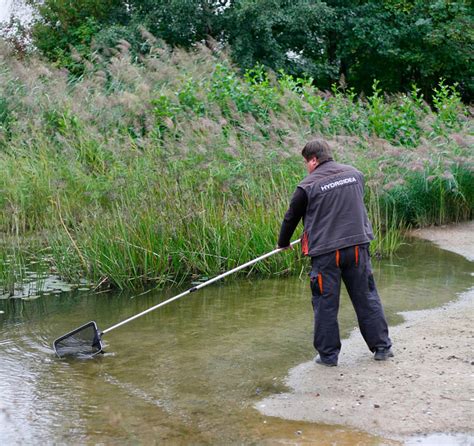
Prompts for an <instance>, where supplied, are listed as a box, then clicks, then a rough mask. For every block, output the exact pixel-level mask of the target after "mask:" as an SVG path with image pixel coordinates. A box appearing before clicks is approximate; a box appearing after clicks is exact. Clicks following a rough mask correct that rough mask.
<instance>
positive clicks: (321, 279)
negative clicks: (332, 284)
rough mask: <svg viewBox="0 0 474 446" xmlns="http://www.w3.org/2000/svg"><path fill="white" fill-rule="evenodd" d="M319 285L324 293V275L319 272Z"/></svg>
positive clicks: (320, 290)
mask: <svg viewBox="0 0 474 446" xmlns="http://www.w3.org/2000/svg"><path fill="white" fill-rule="evenodd" d="M318 286H319V292H320V293H321V295H322V294H323V275H322V274H321V273H318Z"/></svg>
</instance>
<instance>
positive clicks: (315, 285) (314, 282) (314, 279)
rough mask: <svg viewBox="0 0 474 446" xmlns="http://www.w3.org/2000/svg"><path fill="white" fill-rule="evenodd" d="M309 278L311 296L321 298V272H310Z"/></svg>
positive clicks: (322, 289) (322, 285) (322, 286)
mask: <svg viewBox="0 0 474 446" xmlns="http://www.w3.org/2000/svg"><path fill="white" fill-rule="evenodd" d="M309 278H310V284H311V293H312V294H313V296H322V295H323V294H324V283H323V275H322V274H321V272H320V271H314V270H312V271H311V272H310V273H309Z"/></svg>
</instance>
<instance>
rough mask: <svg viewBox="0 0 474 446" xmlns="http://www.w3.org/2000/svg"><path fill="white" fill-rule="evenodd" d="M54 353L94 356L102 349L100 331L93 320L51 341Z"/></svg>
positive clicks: (59, 354) (62, 355)
mask: <svg viewBox="0 0 474 446" xmlns="http://www.w3.org/2000/svg"><path fill="white" fill-rule="evenodd" d="M53 348H54V351H55V352H56V354H57V355H58V356H59V357H60V358H62V357H64V356H84V357H87V356H94V355H96V354H97V353H100V352H101V351H102V348H103V345H102V341H101V339H100V333H99V330H98V328H97V325H96V323H95V322H94V321H91V322H88V323H87V324H84V325H82V326H81V327H79V328H76V329H75V330H73V331H71V332H69V333H67V334H65V335H64V336H61V337H60V338H58V339H56V340H55V341H54V343H53Z"/></svg>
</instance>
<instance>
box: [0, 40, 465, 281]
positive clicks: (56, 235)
mask: <svg viewBox="0 0 474 446" xmlns="http://www.w3.org/2000/svg"><path fill="white" fill-rule="evenodd" d="M0 53H1V57H0V65H1V69H0V109H1V116H2V118H1V119H3V121H2V122H3V123H4V124H2V125H3V127H2V130H6V129H7V130H8V131H2V132H0V171H1V172H2V173H3V175H2V176H0V190H1V191H2V193H1V194H0V231H2V232H5V233H10V234H15V235H17V236H24V235H28V234H42V235H43V237H44V238H47V239H48V242H49V243H48V245H49V246H50V247H51V253H52V258H53V261H54V263H55V267H56V268H57V270H58V271H60V273H61V274H62V275H63V276H64V277H67V278H70V279H71V280H74V281H77V279H78V278H80V277H88V278H89V279H91V280H94V281H95V282H96V283H102V284H107V283H108V284H111V285H113V286H117V287H120V288H130V287H132V288H133V287H141V286H143V285H146V284H149V283H156V284H161V285H164V284H173V283H180V282H181V281H182V280H185V279H189V278H192V277H198V276H206V275H210V274H214V273H218V272H221V271H223V270H225V269H229V268H231V267H233V266H235V265H237V264H238V263H242V262H245V261H247V260H249V259H250V258H252V257H256V256H258V255H260V254H262V253H263V252H265V251H268V250H270V249H272V248H273V247H274V245H275V243H276V240H277V233H278V229H279V224H280V221H281V219H282V217H283V215H284V212H285V210H286V206H287V204H288V201H289V199H290V197H291V193H292V191H293V190H294V188H295V187H296V185H297V184H298V182H299V180H300V179H301V178H302V177H303V176H304V175H305V172H304V169H303V164H302V163H301V160H300V155H299V151H300V147H302V146H303V144H304V143H305V142H306V141H307V140H308V139H309V138H312V137H314V136H323V137H325V138H327V139H329V141H330V143H331V145H332V146H333V147H334V149H335V157H336V159H337V160H338V161H340V162H345V163H350V164H353V165H355V166H356V167H357V168H359V169H360V170H361V171H362V172H364V174H365V175H366V188H367V197H366V198H367V204H368V207H369V210H370V213H371V217H372V220H373V222H374V229H375V232H376V235H377V240H376V249H377V251H379V252H381V253H382V254H386V253H390V252H393V251H394V250H395V249H396V248H397V246H398V245H399V243H400V234H401V230H402V229H403V228H404V227H405V226H406V225H425V224H431V223H438V224H439V223H445V222H448V221H457V220H460V219H466V218H472V211H473V203H474V190H473V186H472V185H473V183H474V182H473V181H472V180H473V174H472V152H471V145H472V137H471V136H470V132H471V130H470V128H471V127H472V119H470V117H469V115H468V113H467V109H466V108H465V107H464V106H463V105H462V104H461V103H460V101H459V95H458V94H457V92H456V89H455V87H448V86H445V85H444V84H443V83H441V84H440V85H439V86H438V87H437V89H436V90H435V91H434V104H435V108H434V110H431V109H430V108H429V107H428V106H427V104H426V103H425V101H424V99H423V97H422V96H420V95H419V93H418V90H417V89H416V87H414V89H413V91H412V92H411V93H409V94H402V95H398V96H394V97H386V96H385V95H383V92H381V91H380V90H379V88H378V84H377V83H375V84H374V89H373V92H372V93H371V94H370V95H369V96H368V98H367V99H366V100H364V99H363V98H358V97H356V95H355V94H354V93H353V92H352V91H351V90H350V89H344V88H341V87H338V86H334V88H333V90H332V92H322V91H319V90H318V89H317V88H316V87H315V86H314V82H313V80H312V79H309V78H293V77H291V76H288V75H285V74H284V73H279V74H277V75H275V74H272V73H268V72H266V71H265V70H264V69H263V67H261V66H258V67H255V69H253V70H249V71H248V72H246V73H245V74H244V76H243V77H242V76H239V74H238V73H237V71H236V70H234V68H233V67H232V65H231V64H230V63H229V61H228V60H226V58H225V57H224V56H219V57H216V56H215V55H213V54H210V53H209V52H208V51H207V50H206V49H205V48H201V49H196V51H195V52H193V53H186V52H183V51H180V50H173V51H169V50H168V49H166V48H164V49H160V48H152V49H151V51H150V55H149V56H148V57H146V58H144V59H143V61H142V63H141V64H140V65H137V64H134V63H132V62H131V61H130V57H129V55H128V54H127V50H126V46H121V47H120V48H118V51H117V53H116V54H117V55H116V57H115V58H113V59H112V60H110V61H109V62H107V63H105V62H100V61H99V62H98V63H97V65H95V66H91V68H90V70H89V71H88V72H87V73H85V75H84V76H83V77H82V78H81V79H74V80H72V79H70V78H69V77H68V75H67V73H64V72H62V71H58V70H56V69H54V67H51V66H48V65H45V64H44V63H42V62H38V61H31V62H28V61H26V62H19V61H15V60H13V59H12V58H11V56H9V55H8V54H7V52H6V51H5V49H0ZM12 97H15V101H12V100H11V98H12ZM5 116H8V119H7V118H5ZM301 265H302V263H301V259H300V257H299V256H291V255H286V254H285V255H280V256H274V257H272V258H271V259H269V260H268V261H267V262H263V263H261V264H257V265H255V267H254V268H253V270H252V271H253V272H257V273H260V274H289V273H294V272H299V271H301Z"/></svg>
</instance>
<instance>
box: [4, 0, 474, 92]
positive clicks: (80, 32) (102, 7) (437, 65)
mask: <svg viewBox="0 0 474 446" xmlns="http://www.w3.org/2000/svg"><path fill="white" fill-rule="evenodd" d="M25 1H26V2H27V3H29V4H30V5H32V7H33V8H34V9H35V10H36V13H37V14H36V20H35V22H34V25H33V27H32V30H31V33H30V34H31V35H28V34H26V35H25V32H24V30H22V29H19V31H18V35H17V37H16V39H15V38H14V37H12V36H11V30H10V37H11V40H13V43H14V44H15V46H16V47H17V48H25V41H32V42H33V43H34V45H35V47H36V48H38V49H39V50H40V51H41V52H42V54H43V55H45V56H46V57H48V58H49V60H51V61H53V62H54V63H55V64H56V65H57V66H60V67H66V68H68V70H69V71H70V72H72V73H74V74H75V75H79V74H80V73H82V72H83V70H84V69H87V64H88V63H90V62H94V61H95V60H96V57H97V55H98V54H102V55H107V54H111V52H110V51H109V50H108V48H109V47H110V46H112V47H113V46H115V45H117V44H118V43H119V42H120V41H121V40H126V41H127V42H129V43H130V44H131V46H132V52H133V55H134V57H135V58H136V59H137V60H138V59H139V57H140V55H141V54H144V53H146V51H148V49H149V48H150V37H152V36H154V38H157V39H160V40H162V41H163V42H165V43H166V44H168V45H170V46H172V47H180V48H187V49H190V48H194V46H195V45H196V44H200V43H202V42H206V44H207V46H208V47H209V48H212V49H213V50H218V49H219V48H224V49H225V50H226V51H228V52H229V54H231V56H232V59H233V61H234V63H236V64H237V65H238V66H239V68H240V69H242V70H245V69H251V68H253V67H254V66H255V65H257V64H263V65H264V66H265V67H266V68H270V69H272V70H273V71H278V70H280V69H282V70H284V71H285V72H286V73H289V74H292V75H294V76H302V75H303V74H306V75H308V76H311V77H313V78H314V80H315V85H316V86H317V87H318V88H320V89H323V90H325V89H330V87H331V85H332V84H333V83H335V82H336V83H337V82H339V81H340V80H341V79H343V80H344V82H346V83H347V85H348V86H350V87H352V88H354V89H355V91H357V92H358V93H360V92H364V93H365V94H367V95H368V94H369V93H370V91H371V87H372V83H373V82H374V80H375V79H378V80H379V81H380V87H381V89H382V90H383V91H384V92H391V93H395V92H402V91H403V92H407V91H409V90H410V88H411V85H412V84H413V83H415V84H417V85H418V88H420V90H421V91H422V92H423V94H424V95H425V98H426V99H427V100H430V99H431V98H430V95H431V92H432V89H433V86H435V85H436V84H437V83H438V82H439V79H440V78H444V79H446V81H447V83H448V84H450V85H452V84H454V83H456V82H457V83H458V84H459V91H460V92H461V94H462V96H463V98H464V99H465V100H466V101H469V100H472V98H473V92H474V84H473V79H474V76H473V75H474V73H473V66H474V64H473V60H472V54H473V53H474V50H473V48H474V31H473V30H474V15H473V11H474V10H473V8H472V2H471V1H469V0H449V1H447V0H436V1H426V0H359V1H356V2H355V1H347V0H325V1H322V0H314V1H308V0H292V1H288V0H192V1H191V0H126V1H125V0H100V1H99V0H75V1H74V2H73V3H71V2H70V1H66V0H44V1H41V2H40V1H37V0H25ZM9 29H10V28H6V29H5V34H8V32H7V31H8V30H9ZM144 29H146V31H147V32H145V33H143V30H144ZM150 33H151V34H150Z"/></svg>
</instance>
